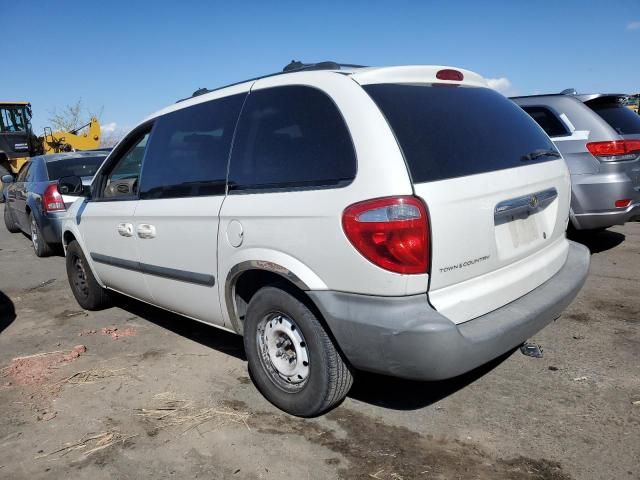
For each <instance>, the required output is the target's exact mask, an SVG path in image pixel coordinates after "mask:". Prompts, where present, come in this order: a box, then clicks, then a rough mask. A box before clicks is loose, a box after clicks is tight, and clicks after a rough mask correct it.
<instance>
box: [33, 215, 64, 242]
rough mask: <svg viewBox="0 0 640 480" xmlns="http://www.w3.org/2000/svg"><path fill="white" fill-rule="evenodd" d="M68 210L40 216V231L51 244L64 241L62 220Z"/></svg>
mask: <svg viewBox="0 0 640 480" xmlns="http://www.w3.org/2000/svg"><path fill="white" fill-rule="evenodd" d="M66 213H67V212H59V213H57V212H52V213H48V214H46V215H41V216H40V222H39V225H40V232H41V233H42V237H43V238H44V241H45V242H47V243H48V244H50V245H56V244H59V243H62V220H63V219H64V217H65V216H66Z"/></svg>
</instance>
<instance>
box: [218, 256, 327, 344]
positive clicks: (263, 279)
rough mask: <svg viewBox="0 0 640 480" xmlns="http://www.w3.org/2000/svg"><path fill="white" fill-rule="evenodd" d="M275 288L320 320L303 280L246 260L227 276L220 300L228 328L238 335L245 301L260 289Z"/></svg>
mask: <svg viewBox="0 0 640 480" xmlns="http://www.w3.org/2000/svg"><path fill="white" fill-rule="evenodd" d="M266 286H278V287H279V288H282V289H283V290H285V291H286V292H288V293H290V294H291V295H293V296H294V297H296V298H298V299H299V300H300V301H302V302H303V303H304V304H305V305H307V307H308V308H310V309H312V310H313V312H314V313H315V314H316V315H318V317H319V318H321V317H322V315H321V314H320V311H319V310H318V308H317V307H316V305H315V304H314V303H313V301H312V300H311V298H310V297H309V296H308V295H307V294H306V293H305V292H306V291H309V290H311V289H310V287H309V286H308V285H307V283H306V282H305V281H303V280H302V279H301V278H300V277H299V276H298V275H296V274H295V273H294V272H292V271H291V270H289V269H288V268H286V267H284V266H282V265H279V264H277V263H274V262H267V261H260V260H248V261H244V262H241V263H238V264H236V265H235V266H234V267H233V268H232V269H231V270H230V271H229V273H228V274H227V278H226V280H225V285H224V301H225V304H226V310H227V312H226V313H227V314H228V316H229V319H230V321H231V325H232V328H233V329H234V330H235V331H236V332H237V333H238V334H240V335H242V334H243V331H244V315H245V312H246V308H247V305H248V304H249V301H250V300H251V298H252V297H253V295H255V293H256V292H257V291H258V290H259V289H260V288H262V287H266Z"/></svg>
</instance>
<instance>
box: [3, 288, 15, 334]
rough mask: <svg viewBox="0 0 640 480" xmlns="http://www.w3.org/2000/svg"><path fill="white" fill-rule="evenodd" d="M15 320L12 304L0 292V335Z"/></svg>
mask: <svg viewBox="0 0 640 480" xmlns="http://www.w3.org/2000/svg"><path fill="white" fill-rule="evenodd" d="M15 319H16V309H15V307H14V305H13V302H12V301H11V299H10V298H9V297H7V296H6V295H5V294H4V293H3V292H2V291H0V333H2V331H3V330H4V329H5V328H7V327H8V326H9V325H11V323H12V322H13V321H14V320H15Z"/></svg>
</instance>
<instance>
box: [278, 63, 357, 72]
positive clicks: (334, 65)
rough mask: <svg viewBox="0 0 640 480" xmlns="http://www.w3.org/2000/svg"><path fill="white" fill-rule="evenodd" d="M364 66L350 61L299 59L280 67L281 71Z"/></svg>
mask: <svg viewBox="0 0 640 480" xmlns="http://www.w3.org/2000/svg"><path fill="white" fill-rule="evenodd" d="M343 67H345V68H364V67H365V66H364V65H354V64H351V63H338V62H333V61H324V62H317V63H302V62H301V61H299V60H291V63H289V64H288V65H286V66H285V67H284V68H283V69H282V73H290V72H300V71H304V70H340V69H341V68H343Z"/></svg>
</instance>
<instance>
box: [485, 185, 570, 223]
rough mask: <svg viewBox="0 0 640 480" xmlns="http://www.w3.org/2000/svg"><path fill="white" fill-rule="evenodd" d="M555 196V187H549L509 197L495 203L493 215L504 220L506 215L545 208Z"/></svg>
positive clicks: (556, 192) (556, 193) (556, 195)
mask: <svg viewBox="0 0 640 480" xmlns="http://www.w3.org/2000/svg"><path fill="white" fill-rule="evenodd" d="M557 197H558V191H557V190H556V189H555V187H551V188H547V189H546V190H542V191H540V192H535V193H531V194H529V195H523V196H521V197H516V198H510V199H509V200H504V201H502V202H500V203H498V204H497V205H496V207H495V209H494V213H493V216H494V218H495V219H496V220H504V219H505V218H506V217H511V216H516V215H520V214H524V213H532V212H535V211H538V210H542V209H544V208H546V207H547V205H549V204H550V203H551V202H553V201H554V200H555V199H556V198H557Z"/></svg>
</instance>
